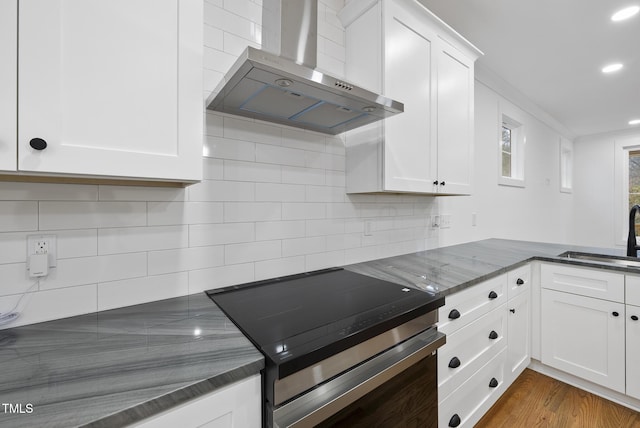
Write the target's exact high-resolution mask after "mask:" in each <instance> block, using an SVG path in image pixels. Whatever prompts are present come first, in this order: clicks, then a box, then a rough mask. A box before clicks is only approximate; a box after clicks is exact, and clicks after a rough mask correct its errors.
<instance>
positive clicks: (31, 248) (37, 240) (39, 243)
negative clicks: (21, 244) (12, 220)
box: [27, 235, 58, 270]
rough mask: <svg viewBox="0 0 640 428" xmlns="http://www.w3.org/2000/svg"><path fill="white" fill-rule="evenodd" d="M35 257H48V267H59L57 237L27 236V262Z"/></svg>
mask: <svg viewBox="0 0 640 428" xmlns="http://www.w3.org/2000/svg"><path fill="white" fill-rule="evenodd" d="M33 255H46V256H47V265H48V267H49V268H54V267H56V266H57V265H58V257H57V251H56V235H29V236H27V260H29V259H30V257H31V256H33ZM28 269H29V268H27V270H28Z"/></svg>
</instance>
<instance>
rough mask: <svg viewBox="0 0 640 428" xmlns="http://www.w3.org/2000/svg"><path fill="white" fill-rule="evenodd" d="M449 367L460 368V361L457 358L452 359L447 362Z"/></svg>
mask: <svg viewBox="0 0 640 428" xmlns="http://www.w3.org/2000/svg"><path fill="white" fill-rule="evenodd" d="M449 367H450V368H452V369H456V368H458V367H460V360H459V359H458V357H453V358H452V359H451V361H449Z"/></svg>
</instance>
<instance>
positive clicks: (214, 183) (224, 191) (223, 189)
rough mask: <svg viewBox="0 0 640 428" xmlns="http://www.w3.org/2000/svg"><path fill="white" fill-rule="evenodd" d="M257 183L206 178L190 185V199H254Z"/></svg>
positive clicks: (200, 200)
mask: <svg viewBox="0 0 640 428" xmlns="http://www.w3.org/2000/svg"><path fill="white" fill-rule="evenodd" d="M255 188H256V186H255V184H254V183H252V182H248V181H245V182H240V181H219V180H204V181H201V182H200V183H197V184H194V185H192V186H190V187H189V189H188V195H189V201H194V202H206V201H253V200H254V199H255Z"/></svg>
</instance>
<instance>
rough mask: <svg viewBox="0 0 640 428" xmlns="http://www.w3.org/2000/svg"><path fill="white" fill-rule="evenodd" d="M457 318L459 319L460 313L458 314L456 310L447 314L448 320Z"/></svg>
mask: <svg viewBox="0 0 640 428" xmlns="http://www.w3.org/2000/svg"><path fill="white" fill-rule="evenodd" d="M458 318H460V312H458V310H457V309H451V312H449V319H451V320H457V319H458Z"/></svg>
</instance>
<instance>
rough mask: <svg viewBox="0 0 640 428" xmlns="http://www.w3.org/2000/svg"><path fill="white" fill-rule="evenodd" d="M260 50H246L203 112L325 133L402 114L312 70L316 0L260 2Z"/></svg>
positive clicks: (401, 107) (395, 106) (378, 97)
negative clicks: (213, 111)
mask: <svg viewBox="0 0 640 428" xmlns="http://www.w3.org/2000/svg"><path fill="white" fill-rule="evenodd" d="M262 4H263V8H262V41H263V48H264V49H263V50H259V49H254V48H252V47H247V49H246V50H245V51H244V52H243V53H242V54H241V55H240V57H239V58H238V60H237V61H236V62H235V64H234V65H233V66H232V67H231V69H230V70H229V72H228V73H227V74H226V75H225V77H224V80H223V82H222V83H221V84H220V85H218V87H217V88H216V89H215V91H214V92H213V93H212V94H211V96H210V97H209V99H208V100H207V108H208V109H210V110H217V111H222V112H225V113H230V114H235V115H239V116H246V117H251V118H255V119H260V120H266V121H269V122H275V123H281V124H284V125H289V126H295V127H297V128H305V129H310V130H313V131H319V132H323V133H326V134H334V135H335V134H339V133H341V132H344V131H347V130H350V129H354V128H358V127H360V126H363V125H366V124H369V123H372V122H376V121H378V120H381V119H384V118H386V117H390V116H393V115H395V114H398V113H402V111H404V105H403V104H402V103H399V102H397V101H394V100H392V99H389V98H386V97H383V96H382V95H378V94H375V93H373V92H370V91H368V90H366V89H363V88H359V87H358V86H356V85H354V84H352V83H349V82H346V81H344V80H342V79H337V78H335V77H332V76H330V75H327V74H325V73H323V72H321V71H318V70H316V68H315V67H316V65H317V64H316V62H317V46H318V37H317V34H318V31H317V27H318V0H263V2H262Z"/></svg>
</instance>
